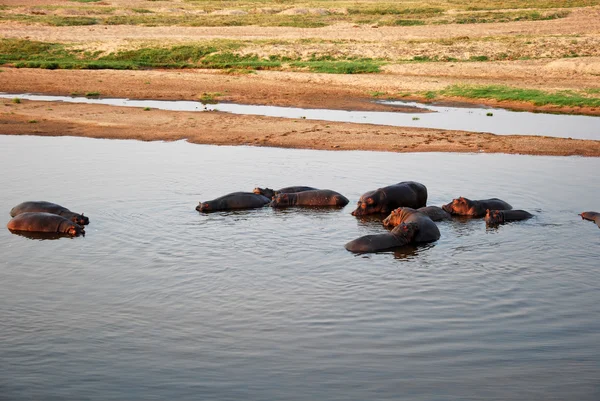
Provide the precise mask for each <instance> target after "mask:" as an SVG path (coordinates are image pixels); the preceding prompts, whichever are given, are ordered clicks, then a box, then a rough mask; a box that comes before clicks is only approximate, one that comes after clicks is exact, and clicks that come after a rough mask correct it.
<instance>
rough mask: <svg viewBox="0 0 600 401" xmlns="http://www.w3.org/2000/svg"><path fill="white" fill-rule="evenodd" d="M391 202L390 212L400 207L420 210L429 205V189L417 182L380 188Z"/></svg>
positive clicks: (404, 182) (406, 182)
mask: <svg viewBox="0 0 600 401" xmlns="http://www.w3.org/2000/svg"><path fill="white" fill-rule="evenodd" d="M380 189H381V190H383V191H384V193H385V195H386V197H387V199H388V200H389V207H390V210H393V209H396V208H398V207H411V208H413V209H418V208H420V207H423V206H425V205H426V204H427V187H426V186H425V185H423V184H421V183H419V182H415V181H403V182H399V183H398V184H395V185H390V186H388V187H385V188H380Z"/></svg>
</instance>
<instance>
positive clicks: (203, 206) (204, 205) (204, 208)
mask: <svg viewBox="0 0 600 401" xmlns="http://www.w3.org/2000/svg"><path fill="white" fill-rule="evenodd" d="M196 210H197V211H199V212H210V210H211V207H210V202H200V203H199V204H198V206H196Z"/></svg>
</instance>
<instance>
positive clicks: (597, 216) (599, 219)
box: [580, 212, 600, 228]
mask: <svg viewBox="0 0 600 401" xmlns="http://www.w3.org/2000/svg"><path fill="white" fill-rule="evenodd" d="M580 216H581V218H582V219H583V220H589V221H593V222H594V223H596V225H597V226H598V228H600V213H598V212H583V213H581V214H580Z"/></svg>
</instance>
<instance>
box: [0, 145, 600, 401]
mask: <svg viewBox="0 0 600 401" xmlns="http://www.w3.org/2000/svg"><path fill="white" fill-rule="evenodd" d="M0 168H1V170H2V174H1V175H0V188H2V191H0V211H2V213H0V216H3V217H1V218H0V223H1V224H2V225H5V224H6V223H7V222H8V220H9V219H10V217H9V214H8V212H9V211H10V209H11V208H12V207H13V206H14V205H16V204H18V203H20V202H22V201H25V200H49V201H54V202H57V203H60V204H63V205H65V206H67V207H70V208H71V209H72V210H74V211H78V212H85V214H86V215H88V216H89V217H90V221H91V222H90V225H89V226H87V229H86V231H87V234H86V236H85V237H84V238H74V239H68V238H62V239H58V240H45V241H40V240H32V239H28V238H25V237H22V236H19V235H14V234H11V233H10V232H9V231H8V230H6V229H2V230H0V250H1V252H2V257H1V258H0V277H1V280H0V361H2V362H1V363H0V394H1V396H0V399H7V400H29V399H40V400H41V399H43V400H102V401H106V400H195V399H216V400H242V399H243V400H399V399H402V400H427V401H433V400H483V399H485V400H503V401H506V400H524V399H527V400H546V401H547V400H567V399H568V400H578V401H586V400H590V401H596V400H598V399H599V397H600V381H599V378H600V321H599V319H598V316H600V291H599V289H600V288H599V287H600V256H599V254H598V249H600V230H599V229H598V227H597V226H596V225H595V224H593V223H590V222H585V221H582V220H581V219H580V218H579V217H578V216H577V213H580V212H582V211H584V210H598V209H600V187H599V186H598V185H596V184H595V183H597V174H598V171H600V159H599V158H580V157H539V156H537V157H531V156H518V155H503V154H493V155H488V154H443V153H438V154H436V153H427V154H426V153H423V154H395V153H378V152H326V151H311V150H286V149H276V148H253V147H225V146H224V147H215V146H203V145H192V144H189V143H187V142H183V141H180V142H171V143H164V142H152V143H145V142H137V141H129V140H127V141H125V140H113V141H111V140H95V139H87V138H70V137H60V138H46V137H27V136H21V137H16V136H15V137H12V136H0ZM402 180H416V181H419V182H422V183H424V184H425V185H427V187H428V189H429V199H430V202H429V204H432V205H440V204H442V203H445V202H447V201H449V200H451V199H452V198H454V197H457V196H459V195H463V196H466V197H471V198H487V197H494V196H497V197H500V198H502V199H505V200H506V201H508V202H510V203H511V204H512V205H513V206H514V207H515V208H522V209H526V210H529V211H530V212H532V213H534V214H535V218H533V219H531V220H529V221H525V222H519V223H515V224H507V225H504V226H501V227H500V228H498V229H494V230H486V228H485V225H484V222H483V221H482V220H466V221H459V220H456V221H452V222H444V223H440V224H439V227H440V231H441V234H442V236H441V238H440V240H439V241H437V242H435V243H433V244H430V245H426V246H422V247H418V248H416V249H402V250H398V251H396V252H386V253H381V254H372V255H363V256H356V255H353V254H351V253H349V252H347V251H346V250H345V249H344V247H343V246H344V244H345V243H346V242H347V241H350V240H352V239H354V238H356V237H358V236H361V235H365V234H369V233H377V232H384V229H383V227H382V226H381V224H380V222H378V221H376V220H364V221H361V220H358V219H356V218H355V217H353V216H351V215H350V212H351V210H352V209H353V206H354V204H355V203H356V201H357V199H358V198H359V196H360V195H361V193H363V192H365V191H367V190H370V189H374V188H377V187H379V186H383V185H387V184H391V183H395V182H398V181H402ZM257 185H260V186H265V185H266V186H269V187H274V188H279V187H282V186H287V185H311V186H317V187H321V188H330V189H334V190H336V191H339V192H341V193H342V194H344V195H346V196H347V197H348V198H349V199H350V200H351V203H350V205H348V206H347V207H345V208H344V209H341V210H340V209H334V210H331V209H329V210H315V209H312V210H310V209H309V210H305V209H287V210H272V209H270V208H268V207H267V208H263V209H259V210H251V211H239V212H220V213H214V214H208V215H206V214H200V213H198V212H196V211H195V210H194V208H195V206H196V205H197V204H198V202H199V201H200V200H207V199H212V198H215V197H217V196H220V195H222V194H225V193H228V192H232V191H237V190H252V189H253V188H254V187H255V186H257Z"/></svg>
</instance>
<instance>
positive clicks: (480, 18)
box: [450, 11, 569, 24]
mask: <svg viewBox="0 0 600 401" xmlns="http://www.w3.org/2000/svg"><path fill="white" fill-rule="evenodd" d="M568 15H569V11H558V12H546V13H543V12H542V13H540V12H538V11H518V12H489V13H477V14H469V15H466V16H459V17H457V18H456V19H454V20H451V21H450V22H454V23H456V24H486V23H492V22H512V21H546V20H553V19H559V18H565V17H566V16H568Z"/></svg>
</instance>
